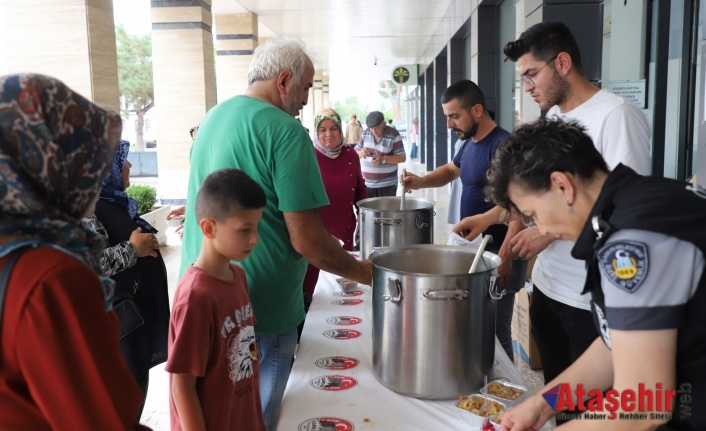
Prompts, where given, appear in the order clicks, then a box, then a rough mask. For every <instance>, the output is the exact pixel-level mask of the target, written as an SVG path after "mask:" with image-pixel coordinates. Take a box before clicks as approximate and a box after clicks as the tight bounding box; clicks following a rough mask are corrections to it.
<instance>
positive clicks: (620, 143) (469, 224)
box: [454, 22, 651, 382]
mask: <svg viewBox="0 0 706 431" xmlns="http://www.w3.org/2000/svg"><path fill="white" fill-rule="evenodd" d="M504 52H505V55H506V56H507V57H508V58H509V59H510V60H512V61H516V62H517V69H518V71H519V72H520V77H521V79H522V83H523V86H524V90H525V91H527V92H528V93H529V94H530V95H531V96H532V98H533V99H534V101H535V102H537V103H538V104H539V107H540V108H541V109H542V110H546V109H549V111H548V112H547V117H548V118H552V117H556V118H562V119H565V120H568V119H572V120H576V121H578V122H580V123H581V124H582V125H583V126H584V127H585V128H586V132H587V134H588V135H589V136H591V138H592V139H593V142H594V145H595V146H596V148H597V149H598V151H599V152H600V153H601V155H602V156H603V158H604V159H605V161H606V163H607V165H608V168H610V169H613V168H614V167H615V166H616V165H617V164H618V163H623V164H625V165H627V166H629V167H631V168H632V169H634V170H635V171H637V172H638V173H639V174H643V175H649V174H650V172H651V168H650V148H649V146H650V135H651V132H650V127H649V124H648V122H647V119H646V118H645V116H644V114H643V113H642V112H641V111H640V109H639V108H638V107H637V106H635V105H634V104H632V103H630V102H629V101H627V100H625V99H623V98H621V97H618V96H616V95H614V94H612V93H610V92H609V91H607V90H599V89H598V88H596V87H595V86H594V85H593V84H591V82H590V81H589V80H588V79H587V78H586V76H585V75H584V74H583V71H582V69H581V55H580V53H579V50H578V46H577V44H576V41H575V39H574V37H573V35H572V34H571V31H570V30H569V29H568V27H566V25H565V24H563V23H559V22H542V23H539V24H536V25H534V26H532V27H530V28H529V29H527V30H526V31H525V32H523V33H522V34H521V35H520V38H519V39H518V40H516V41H514V42H509V43H508V44H507V45H505V49H504ZM567 211H572V209H571V207H570V206H568V205H567ZM501 213H502V210H501V209H500V208H497V207H496V208H494V209H493V210H491V211H489V212H488V213H486V214H483V215H480V216H476V218H475V219H471V218H467V219H464V220H462V221H461V222H460V223H459V224H458V225H457V226H456V227H454V231H455V232H462V231H464V230H466V229H471V230H472V232H471V234H470V235H469V237H474V236H475V235H477V234H478V233H479V232H482V231H484V230H485V227H486V226H489V225H490V224H493V223H497V222H498V221H503V220H501V219H502V217H501ZM506 240H507V241H510V243H509V244H510V246H511V247H512V251H513V253H517V254H519V255H520V257H523V258H526V259H531V258H532V257H534V256H537V261H536V263H535V265H534V269H533V271H532V281H533V283H534V285H535V287H536V289H535V292H534V294H533V298H532V304H531V306H530V317H531V319H532V326H533V335H534V337H535V341H536V342H537V346H538V348H539V354H540V357H541V360H542V366H543V368H544V377H545V381H547V382H549V381H551V380H552V379H553V378H554V377H556V376H557V375H558V374H560V373H561V372H562V371H563V370H564V369H565V368H567V367H568V366H569V365H570V364H571V363H572V362H573V361H574V360H575V359H576V358H578V357H579V356H580V355H581V354H582V353H583V351H584V350H585V349H586V348H587V347H588V346H589V345H590V344H591V343H592V342H593V340H595V338H596V337H598V332H597V330H596V328H595V326H594V323H593V317H592V315H591V312H590V295H582V291H583V287H584V282H585V280H586V270H585V266H584V264H583V262H581V261H579V260H576V259H574V258H572V257H571V249H572V247H573V242H570V241H562V240H556V238H552V237H547V236H543V235H541V234H540V233H539V231H538V229H537V228H536V227H534V228H528V229H525V230H523V231H522V232H520V233H519V234H517V235H516V236H514V237H513V238H507V239H506Z"/></svg>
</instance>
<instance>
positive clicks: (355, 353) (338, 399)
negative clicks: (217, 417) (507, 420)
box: [277, 271, 526, 431]
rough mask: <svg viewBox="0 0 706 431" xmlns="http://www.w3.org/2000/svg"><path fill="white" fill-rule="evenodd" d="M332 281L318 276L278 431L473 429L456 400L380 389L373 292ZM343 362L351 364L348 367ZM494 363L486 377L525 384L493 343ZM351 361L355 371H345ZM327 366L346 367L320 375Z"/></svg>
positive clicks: (472, 422)
mask: <svg viewBox="0 0 706 431" xmlns="http://www.w3.org/2000/svg"><path fill="white" fill-rule="evenodd" d="M336 278H337V277H336V276H334V275H332V274H329V273H326V272H323V271H322V272H321V275H320V277H319V283H318V284H317V286H316V293H315V294H314V298H313V302H312V304H311V308H310V309H309V313H308V315H307V317H306V323H305V325H304V331H303V333H302V337H301V342H300V344H299V350H298V353H297V357H296V360H295V361H294V366H293V368H292V373H291V376H290V378H289V381H288V383H287V389H286V390H285V393H284V401H283V403H282V411H281V415H280V421H279V426H278V428H277V429H278V430H279V431H295V430H296V431H300V430H301V431H315V430H317V431H318V430H327V431H328V430H330V431H350V430H353V429H355V430H358V431H360V430H384V431H411V430H419V431H437V430H445V431H446V430H478V429H480V424H479V423H477V419H476V418H474V417H473V416H472V415H471V414H470V413H467V412H465V411H463V410H461V409H459V408H458V407H456V406H455V403H456V401H455V400H448V401H429V400H419V399H416V398H411V397H407V396H404V395H400V394H397V393H396V392H393V391H392V390H390V389H387V388H386V387H385V386H383V385H382V384H380V383H379V382H378V381H377V380H376V378H375V374H374V371H373V368H372V365H373V364H372V357H373V351H372V349H373V343H372V341H373V340H372V337H373V309H372V289H371V288H370V287H369V286H359V287H358V291H357V292H354V293H353V294H344V293H343V291H342V290H341V288H340V287H339V286H338V283H337V282H336ZM358 320H360V322H358ZM327 358H336V359H333V360H332V359H327ZM342 358H351V359H352V361H348V360H345V359H342ZM495 358H496V359H495V365H494V367H493V370H492V373H491V376H489V377H491V378H492V377H505V378H508V379H510V381H512V382H513V383H517V384H521V385H523V386H526V385H525V383H524V381H523V379H522V377H521V376H520V374H519V372H518V371H517V369H516V368H515V366H514V364H513V363H512V362H511V361H510V359H509V358H508V357H507V354H506V353H505V351H504V350H503V349H502V347H501V345H500V343H499V342H498V340H497V338H496V340H495ZM355 360H357V361H358V364H357V365H355V366H354V367H353V368H346V367H347V366H348V365H353V364H354V363H355ZM326 362H328V363H335V364H344V363H345V364H346V365H344V366H343V367H340V366H339V367H338V368H337V369H327V368H325V364H324V363H326ZM317 363H318V365H317ZM322 387H324V388H326V389H321V388H322ZM334 424H335V427H334Z"/></svg>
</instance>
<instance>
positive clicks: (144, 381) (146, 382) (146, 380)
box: [137, 370, 150, 422]
mask: <svg viewBox="0 0 706 431" xmlns="http://www.w3.org/2000/svg"><path fill="white" fill-rule="evenodd" d="M137 384H138V385H139V386H140V389H142V405H141V406H140V412H139V413H138V414H137V422H140V418H141V417H142V411H143V410H144V409H145V401H147V388H148V387H149V386H150V372H149V370H148V371H147V372H146V373H145V375H144V376H143V377H142V378H140V379H137Z"/></svg>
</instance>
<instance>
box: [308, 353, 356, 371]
mask: <svg viewBox="0 0 706 431" xmlns="http://www.w3.org/2000/svg"><path fill="white" fill-rule="evenodd" d="M358 363H359V361H358V360H357V359H355V358H347V357H345V356H329V357H326V358H321V359H317V360H316V362H315V364H316V366H317V367H319V368H323V369H325V370H349V369H351V368H355V367H357V366H358Z"/></svg>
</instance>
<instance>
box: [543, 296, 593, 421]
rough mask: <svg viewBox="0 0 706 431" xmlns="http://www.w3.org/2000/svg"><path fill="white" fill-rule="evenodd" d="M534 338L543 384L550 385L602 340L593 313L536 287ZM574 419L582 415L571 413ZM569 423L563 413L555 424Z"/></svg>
mask: <svg viewBox="0 0 706 431" xmlns="http://www.w3.org/2000/svg"><path fill="white" fill-rule="evenodd" d="M529 312H530V319H531V321H532V336H533V337H534V341H535V343H537V348H538V349H539V357H540V359H541V360H542V369H543V370H544V382H545V383H549V382H550V381H552V380H554V379H555V378H556V377H557V376H558V375H559V374H561V373H562V372H563V371H564V370H565V369H567V368H569V366H570V365H571V364H572V363H573V362H574V361H576V359H578V357H579V356H581V355H582V354H583V352H585V351H586V349H588V346H590V345H591V344H593V342H594V341H595V340H596V338H598V337H599V335H600V334H599V333H598V330H597V329H596V326H595V324H594V323H593V315H592V314H591V312H590V311H587V310H582V309H580V308H576V307H572V306H570V305H566V304H564V303H562V302H559V301H555V300H553V299H551V298H549V297H548V296H547V295H545V294H543V293H542V291H541V290H539V289H537V287H536V286H535V288H534V289H533V293H532V302H531V303H530V309H529ZM566 413H568V415H567V416H569V417H571V416H574V415H575V414H580V412H575V411H569V412H566ZM565 422H568V419H564V418H562V414H559V415H557V416H556V424H557V425H561V424H563V423H565Z"/></svg>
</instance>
